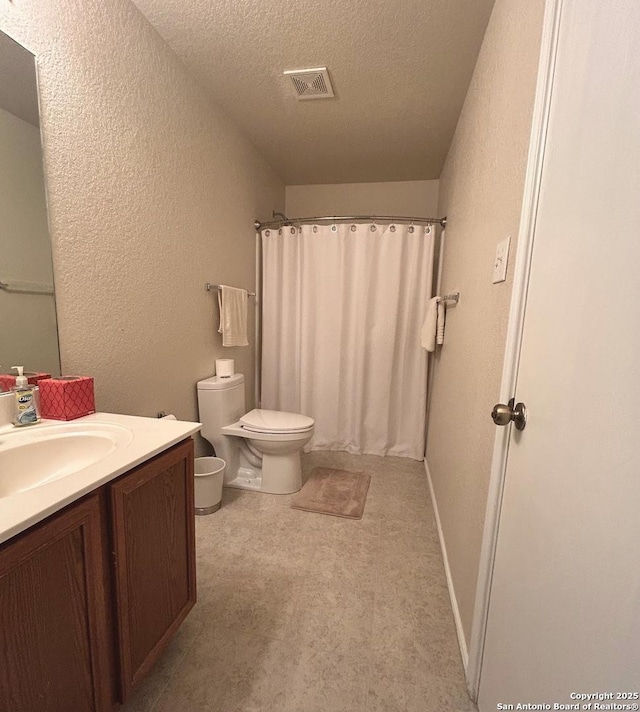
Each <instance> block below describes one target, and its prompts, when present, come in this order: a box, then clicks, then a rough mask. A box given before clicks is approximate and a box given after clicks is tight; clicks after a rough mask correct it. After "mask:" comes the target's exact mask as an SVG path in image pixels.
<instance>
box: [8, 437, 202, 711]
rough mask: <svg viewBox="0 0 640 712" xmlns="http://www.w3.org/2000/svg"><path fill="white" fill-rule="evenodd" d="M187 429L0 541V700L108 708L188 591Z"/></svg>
mask: <svg viewBox="0 0 640 712" xmlns="http://www.w3.org/2000/svg"><path fill="white" fill-rule="evenodd" d="M195 599H196V586H195V537H194V501H193V441H192V440H191V439H189V440H185V441H183V442H182V443H179V444H178V445H175V446H174V447H172V448H171V449H169V450H167V451H165V452H163V453H161V454H160V455H157V456H156V457H154V458H153V459H151V460H149V461H148V462H146V463H144V464H142V465H140V466H138V467H136V468H134V469H133V470H131V471H130V472H128V473H126V474H124V475H121V476H120V477H119V478H117V479H115V480H114V481H112V482H110V483H107V484H105V485H103V486H102V487H101V488H99V489H98V490H96V491H95V492H93V493H92V494H90V495H87V496H85V497H84V498H83V499H81V500H79V501H78V502H75V503H73V504H71V505H69V506H68V507H66V508H65V509H63V510H62V511H61V512H58V513H57V514H54V515H52V516H51V517H49V518H48V519H46V520H44V521H43V522H41V523H39V524H36V525H34V526H33V527H32V528H31V529H28V530H27V531H26V532H24V533H22V534H20V535H18V536H16V537H14V538H13V539H11V540H9V541H8V542H6V543H4V544H3V545H1V546H0V655H1V657H2V660H1V661H0V712H110V711H111V710H114V709H115V708H116V707H117V702H124V701H125V700H126V699H128V697H129V696H130V693H131V691H132V689H133V688H134V686H135V685H136V684H137V683H138V682H139V681H140V680H141V679H142V677H143V676H144V675H145V674H146V673H147V672H148V671H149V669H150V668H151V666H152V665H153V663H154V662H155V660H156V659H157V657H158V656H159V655H160V653H161V652H162V650H163V649H164V647H165V646H166V645H167V643H168V642H169V641H170V640H171V637H172V636H173V634H174V633H175V632H176V630H177V629H178V627H179V625H180V624H181V623H182V621H183V620H184V618H185V617H186V615H187V613H188V612H189V610H190V609H191V607H192V606H193V604H194V603H195Z"/></svg>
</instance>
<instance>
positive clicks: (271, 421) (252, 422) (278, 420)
mask: <svg viewBox="0 0 640 712" xmlns="http://www.w3.org/2000/svg"><path fill="white" fill-rule="evenodd" d="M240 423H241V424H242V425H244V426H245V427H247V428H250V429H253V430H256V431H257V432H287V431H296V430H297V431H300V430H306V429H308V428H311V427H312V426H313V424H314V421H313V418H309V416H307V415H300V413H286V412H284V411H280V410H261V409H259V408H256V409H255V410H250V411H249V412H248V413H247V414H246V415H243V416H242V418H240Z"/></svg>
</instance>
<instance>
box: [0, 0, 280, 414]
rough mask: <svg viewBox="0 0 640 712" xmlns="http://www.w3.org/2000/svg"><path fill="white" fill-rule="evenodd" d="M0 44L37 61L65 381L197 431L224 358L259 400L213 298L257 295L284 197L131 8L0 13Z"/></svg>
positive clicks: (88, 6)
mask: <svg viewBox="0 0 640 712" xmlns="http://www.w3.org/2000/svg"><path fill="white" fill-rule="evenodd" d="M0 29H3V30H4V31H6V32H7V33H8V34H9V35H11V36H12V37H14V38H15V39H16V40H18V41H20V42H22V43H23V44H24V45H25V46H26V47H27V48H29V49H30V50H31V51H33V52H34V53H35V54H36V56H37V57H38V65H39V75H40V87H41V98H42V110H43V117H42V122H43V132H44V153H45V174H46V178H47V187H48V194H49V202H50V218H51V228H52V239H53V253H54V273H55V279H56V287H57V303H58V314H59V327H60V341H61V356H62V367H63V370H64V371H65V372H66V373H83V374H91V375H93V376H94V377H95V379H96V395H97V405H98V408H99V409H101V410H106V411H116V412H123V413H132V414H135V415H154V414H155V413H156V411H158V410H160V409H162V410H167V411H172V412H174V413H175V414H176V415H177V416H178V417H179V418H185V419H186V418H189V419H194V418H196V415H197V408H196V397H195V383H196V381H197V380H198V379H199V378H203V377H205V376H208V375H210V374H212V373H213V371H214V360H215V358H216V357H220V356H226V357H232V358H235V359H236V361H237V370H242V371H244V372H245V373H246V374H247V375H248V376H249V378H248V381H249V382H248V392H249V394H251V393H252V383H253V347H252V348H250V349H249V348H244V349H242V348H236V349H224V353H223V348H222V346H221V342H220V337H219V335H218V334H217V333H215V329H216V328H217V308H216V304H215V295H214V294H213V293H207V292H205V290H204V284H205V282H206V281H211V282H223V283H227V284H232V285H237V286H242V287H253V286H254V284H255V270H254V264H255V242H254V241H255V237H254V228H253V221H254V219H255V218H256V217H258V218H260V219H265V218H268V217H270V215H271V211H272V210H274V209H275V210H283V209H284V186H283V184H282V183H281V182H280V180H279V179H278V178H277V177H276V175H275V174H274V173H273V171H272V170H271V169H270V168H269V166H268V165H266V163H265V162H264V160H263V159H262V158H261V157H260V156H259V155H258V154H257V152H256V150H255V149H254V148H253V146H252V145H251V144H250V143H249V142H248V141H247V140H246V139H245V138H244V137H243V136H242V135H240V134H239V132H238V131H237V129H236V128H235V127H234V126H233V125H232V124H231V122H230V121H229V120H228V119H227V118H226V117H225V116H224V115H223V114H222V113H221V112H220V111H219V110H217V108H216V107H215V106H213V105H212V104H211V102H210V100H209V99H207V98H206V97H205V95H204V94H203V92H202V90H201V89H200V88H199V87H198V86H197V85H196V84H195V83H194V82H193V81H192V79H191V78H190V77H189V75H188V74H187V72H186V70H185V69H184V67H183V66H182V64H181V63H180V62H179V61H178V60H177V58H176V57H175V55H174V54H173V53H172V52H171V50H170V49H169V48H168V47H167V45H166V44H165V43H164V42H163V41H162V40H161V39H160V37H159V36H158V35H157V33H156V32H155V31H154V30H153V29H152V28H151V26H150V25H149V24H148V22H147V21H146V20H145V18H144V17H143V16H142V15H141V14H140V13H139V12H138V10H137V9H136V8H135V7H134V5H132V4H131V3H130V2H129V0H109V2H102V0H83V2H82V3H77V2H74V1H73V0H21V2H20V3H18V4H15V5H12V4H9V3H2V4H1V5H0ZM250 341H251V342H252V343H253V336H251V338H250Z"/></svg>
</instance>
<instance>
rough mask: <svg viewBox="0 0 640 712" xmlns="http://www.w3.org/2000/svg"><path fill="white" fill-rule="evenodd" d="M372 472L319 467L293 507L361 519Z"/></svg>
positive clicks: (295, 499)
mask: <svg viewBox="0 0 640 712" xmlns="http://www.w3.org/2000/svg"><path fill="white" fill-rule="evenodd" d="M369 482H371V475H367V474H365V473H364V472H350V471H349V470H334V469H333V468H331V467H316V468H315V469H314V470H313V471H312V472H311V477H309V479H308V480H307V481H306V482H305V484H304V486H303V488H302V489H301V490H300V492H298V494H297V495H296V496H295V498H294V500H293V502H292V503H291V506H292V507H293V508H294V509H304V511H305V512H318V513H319V514H331V515H333V516H334V517H347V519H362V514H363V512H364V504H365V502H366V500H367V491H368V490H369Z"/></svg>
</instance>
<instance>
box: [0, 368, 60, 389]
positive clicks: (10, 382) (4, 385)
mask: <svg viewBox="0 0 640 712" xmlns="http://www.w3.org/2000/svg"><path fill="white" fill-rule="evenodd" d="M24 375H25V376H26V377H27V383H30V384H31V385H32V386H37V385H38V381H41V380H42V379H43V378H51V374H50V373H36V372H34V371H25V372H24ZM15 385H16V374H15V373H0V392H2V391H10V390H11V389H12V388H13V387H14V386H15Z"/></svg>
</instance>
